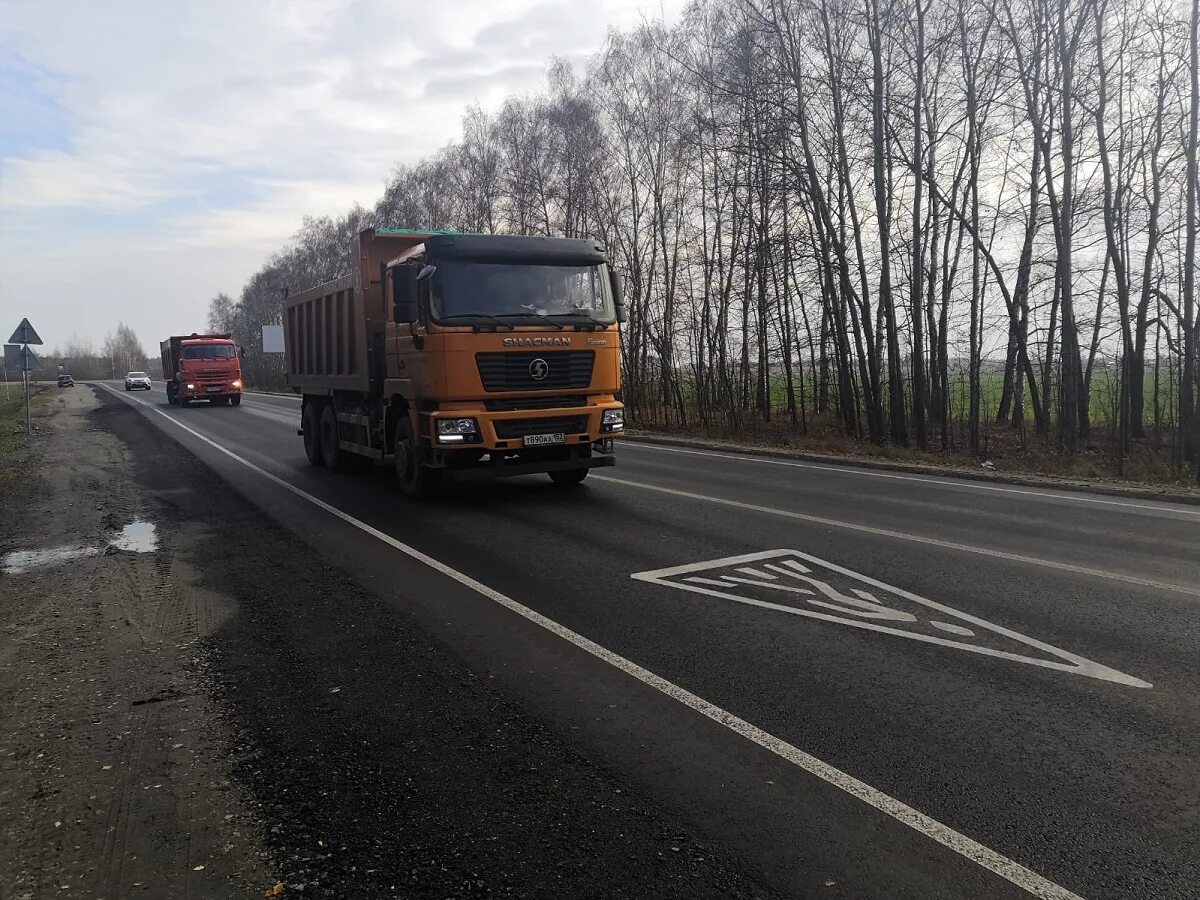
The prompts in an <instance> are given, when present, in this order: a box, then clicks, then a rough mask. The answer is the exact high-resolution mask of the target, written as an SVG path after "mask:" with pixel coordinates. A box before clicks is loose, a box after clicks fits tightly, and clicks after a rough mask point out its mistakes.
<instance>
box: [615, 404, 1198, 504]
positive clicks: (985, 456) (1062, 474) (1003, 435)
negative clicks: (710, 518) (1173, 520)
mask: <svg viewBox="0 0 1200 900" xmlns="http://www.w3.org/2000/svg"><path fill="white" fill-rule="evenodd" d="M630 427H631V431H635V430H638V429H639V423H638V422H636V421H631V422H630ZM640 430H642V431H643V432H645V433H654V434H665V435H673V436H677V437H686V438H695V439H710V440H718V441H726V442H730V443H736V444H742V445H746V446H752V447H759V448H764V449H787V450H796V451H801V452H806V453H820V454H826V455H829V456H837V457H847V458H852V459H864V460H865V459H873V460H886V461H890V462H902V463H915V464H925V465H931V466H938V467H944V468H953V469H960V470H964V471H966V470H976V471H977V470H979V469H980V468H981V467H982V464H983V463H984V462H990V463H991V464H992V466H993V467H994V470H995V471H997V472H1006V473H1009V474H1022V475H1044V476H1050V477H1056V478H1065V479H1085V480H1093V481H1122V482H1131V483H1132V482H1136V483H1142V484H1148V485H1154V486H1156V487H1193V488H1194V487H1195V486H1196V481H1195V479H1194V478H1192V477H1190V476H1189V474H1188V473H1187V472H1185V471H1183V470H1180V469H1179V468H1178V467H1177V466H1176V464H1175V461H1174V449H1173V447H1172V446H1171V443H1170V441H1169V439H1167V438H1166V437H1163V438H1161V439H1156V438H1155V437H1153V436H1152V437H1149V438H1147V439H1145V440H1143V441H1138V442H1135V444H1134V446H1133V448H1132V450H1131V453H1130V455H1129V456H1128V457H1127V458H1126V460H1125V465H1124V472H1123V473H1122V472H1121V471H1120V467H1119V466H1118V464H1117V456H1116V452H1115V449H1116V443H1115V441H1114V440H1113V436H1112V434H1111V433H1110V432H1109V430H1108V429H1107V428H1105V427H1094V428H1093V430H1092V433H1091V435H1090V436H1089V437H1088V439H1087V440H1085V441H1084V442H1083V443H1082V445H1081V446H1080V447H1079V449H1078V450H1077V451H1076V452H1075V453H1073V454H1067V453H1063V452H1061V451H1060V450H1059V448H1058V447H1057V446H1056V443H1055V441H1054V439H1053V437H1052V436H1044V435H1039V434H1037V433H1035V432H1034V431H1032V430H1028V431H1024V432H1022V431H1020V430H1014V429H1012V428H1010V427H1008V426H1006V425H988V426H985V427H984V430H983V433H982V435H981V441H980V452H979V453H978V454H973V453H971V452H970V451H969V450H967V449H966V447H965V443H966V440H965V438H966V435H965V432H963V431H962V430H961V429H960V428H959V427H957V426H955V427H954V428H952V433H951V435H950V449H948V450H942V449H941V433H940V432H939V431H938V430H936V429H933V430H931V432H930V434H929V446H930V449H929V450H926V451H920V450H917V449H914V448H905V447H899V446H895V445H892V444H883V445H876V444H872V443H870V442H869V441H858V440H854V439H852V438H848V437H846V436H845V435H843V434H842V433H841V431H840V429H839V427H838V426H837V424H836V423H835V422H832V421H828V420H817V421H813V420H812V419H810V421H809V423H808V432H807V434H802V433H801V431H800V429H799V428H798V427H797V426H794V425H793V424H792V423H791V421H790V420H789V419H787V418H786V416H785V417H781V418H778V419H776V420H774V421H771V422H759V421H748V422H747V423H745V424H744V425H743V426H741V427H738V428H733V427H728V426H710V427H707V428H705V427H702V426H691V427H686V428H684V427H679V426H662V425H658V424H654V425H642V426H640Z"/></svg>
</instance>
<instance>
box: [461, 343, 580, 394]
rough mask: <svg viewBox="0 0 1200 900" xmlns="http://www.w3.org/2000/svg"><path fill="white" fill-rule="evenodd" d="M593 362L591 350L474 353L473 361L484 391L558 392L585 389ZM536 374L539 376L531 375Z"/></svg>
mask: <svg viewBox="0 0 1200 900" xmlns="http://www.w3.org/2000/svg"><path fill="white" fill-rule="evenodd" d="M539 361H540V362H539ZM595 362H596V353H595V351H594V350H560V351H558V352H551V353H476V354H475V364H476V365H477V366H478V367H479V378H480V380H481V381H482V382H483V389H484V390H485V391H556V390H557V391H561V390H570V389H578V388H585V387H587V386H588V385H590V384H591V383H592V367H593V366H594V365H595ZM542 373H544V374H542ZM539 374H540V375H541V376H542V377H540V378H538V377H534V376H535V375H539Z"/></svg>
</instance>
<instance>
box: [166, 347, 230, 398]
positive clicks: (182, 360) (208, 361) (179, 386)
mask: <svg viewBox="0 0 1200 900" xmlns="http://www.w3.org/2000/svg"><path fill="white" fill-rule="evenodd" d="M160 349H161V351H162V364H163V378H164V380H165V381H166V389H167V402H169V403H171V404H172V405H175V406H188V405H189V404H190V403H191V402H192V401H193V400H207V401H209V402H210V403H212V404H214V405H226V404H232V405H233V406H238V405H239V404H241V402H242V393H243V390H244V388H243V384H242V366H241V360H240V359H239V354H238V349H237V345H236V344H235V343H234V342H233V338H232V336H231V335H228V334H220V335H218V334H203V335H202V334H192V335H177V336H175V337H170V338H168V339H167V340H165V341H163V342H162V344H161V347H160Z"/></svg>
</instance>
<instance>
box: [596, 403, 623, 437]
mask: <svg viewBox="0 0 1200 900" xmlns="http://www.w3.org/2000/svg"><path fill="white" fill-rule="evenodd" d="M624 428H625V410H623V409H606V410H605V411H604V414H603V415H602V416H601V417H600V431H602V432H606V433H608V432H613V431H622V430H624Z"/></svg>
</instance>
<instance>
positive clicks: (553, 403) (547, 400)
mask: <svg viewBox="0 0 1200 900" xmlns="http://www.w3.org/2000/svg"><path fill="white" fill-rule="evenodd" d="M587 404H588V398H587V396H586V395H585V394H575V395H570V394H568V395H567V396H565V397H564V396H554V397H546V396H540V397H507V398H505V399H503V400H484V401H483V408H484V409H486V410H487V411H488V412H516V411H517V410H520V409H569V408H570V407H572V406H587Z"/></svg>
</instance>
